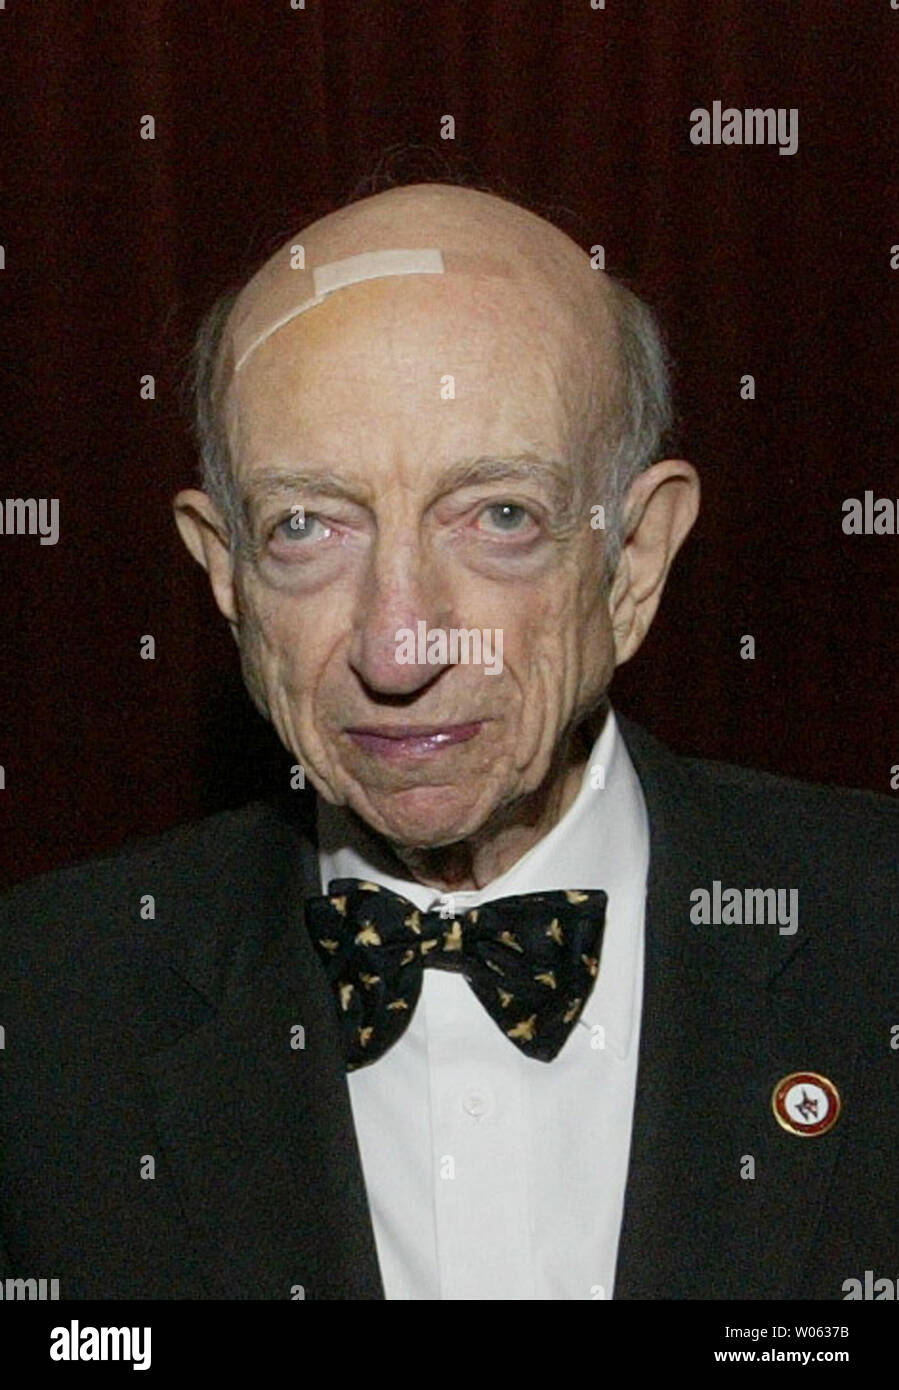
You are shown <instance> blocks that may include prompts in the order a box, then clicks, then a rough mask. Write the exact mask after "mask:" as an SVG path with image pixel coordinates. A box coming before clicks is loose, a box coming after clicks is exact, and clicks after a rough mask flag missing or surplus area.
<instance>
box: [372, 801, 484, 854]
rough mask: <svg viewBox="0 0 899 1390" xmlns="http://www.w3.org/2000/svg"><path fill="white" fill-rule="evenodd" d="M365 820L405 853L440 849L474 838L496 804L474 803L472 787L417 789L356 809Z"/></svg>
mask: <svg viewBox="0 0 899 1390" xmlns="http://www.w3.org/2000/svg"><path fill="white" fill-rule="evenodd" d="M354 809H355V810H356V811H357V813H358V814H359V815H360V816H361V817H362V819H363V820H365V821H367V822H368V824H369V825H371V826H373V828H374V829H375V830H377V831H378V832H379V833H380V834H382V835H384V836H385V837H386V838H387V839H388V840H391V841H392V842H393V843H394V844H396V845H401V846H403V848H405V849H440V848H441V847H442V846H443V845H453V844H456V843H457V842H458V841H459V840H465V839H467V838H468V837H469V836H471V835H473V834H474V833H475V832H476V831H477V830H479V829H480V828H481V826H482V825H483V824H484V823H485V822H486V821H487V820H488V819H489V817H490V814H491V812H492V803H489V804H485V803H484V802H483V801H480V800H479V801H474V800H473V799H472V795H471V787H466V788H462V787H460V788H455V787H447V786H443V787H414V788H410V789H409V790H408V791H403V792H395V793H394V794H393V795H391V796H388V797H383V796H381V797H378V798H377V799H376V800H372V801H367V802H366V805H365V807H364V808H363V807H360V806H357V807H355V808H354Z"/></svg>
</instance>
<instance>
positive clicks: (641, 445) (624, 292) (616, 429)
mask: <svg viewBox="0 0 899 1390" xmlns="http://www.w3.org/2000/svg"><path fill="white" fill-rule="evenodd" d="M606 284H607V287H608V289H609V303H610V307H611V311H612V318H613V322H614V326H615V333H616V337H617V356H618V381H617V390H616V398H615V401H614V404H613V406H612V408H611V409H608V408H606V409H603V410H602V411H600V410H599V409H598V407H597V404H596V403H595V402H591V404H590V415H591V419H590V420H588V421H587V422H586V423H587V436H588V440H589V448H590V449H591V451H592V450H594V449H596V448H597V447H598V452H599V454H600V455H601V461H602V462H604V465H605V467H604V484H603V487H602V506H603V507H604V509H605V517H604V520H605V536H606V580H607V581H608V580H610V579H611V577H612V575H613V574H614V572H615V568H616V566H617V564H618V560H619V557H620V554H621V547H622V544H623V541H624V538H625V535H626V527H627V517H626V515H625V511H624V503H625V499H626V497H627V494H628V491H629V489H630V487H631V484H632V483H633V481H634V479H635V478H636V477H637V476H638V475H639V474H640V473H642V472H644V471H645V470H646V469H647V468H649V467H650V466H651V465H652V464H653V463H657V462H658V461H659V459H661V458H663V457H664V456H665V449H666V445H667V444H668V443H669V435H670V433H671V430H672V425H673V411H672V405H671V386H670V370H669V369H670V358H669V355H668V350H667V347H666V344H665V340H664V338H663V335H662V332H661V329H660V327H659V324H658V322H657V320H656V317H655V315H654V313H653V312H652V310H651V309H650V308H649V306H648V305H646V304H645V303H644V302H643V300H641V299H640V298H638V296H637V295H636V294H634V292H633V290H631V289H629V288H628V287H627V285H625V284H624V283H623V282H622V281H621V280H618V279H616V278H615V277H614V276H611V275H608V276H607V277H606ZM239 293H240V289H239V288H238V289H232V290H229V291H228V292H227V293H226V294H224V295H222V296H221V297H220V298H219V299H217V300H216V301H215V303H214V304H213V305H212V307H211V309H209V311H208V312H207V313H206V314H205V315H204V317H203V320H202V323H201V324H200V329H199V332H198V333H197V338H196V342H195V344H194V351H193V359H192V366H193V371H192V387H193V401H194V414H195V429H196V436H197V442H198V445H199V450H200V458H201V463H202V478H203V488H204V490H205V491H206V492H207V493H208V494H209V496H210V497H211V498H212V500H213V501H214V502H215V504H216V506H217V507H218V509H219V511H220V512H221V513H222V516H223V517H224V519H225V522H226V524H227V526H228V530H229V533H230V536H231V543H232V546H234V545H235V544H236V543H237V542H238V540H239V538H240V536H241V535H242V518H241V513H240V506H239V499H238V497H237V495H236V492H235V486H234V476H233V471H232V468H231V459H230V452H229V446H228V435H227V430H226V427H225V420H224V411H223V409H222V404H223V400H222V398H223V395H224V391H223V385H224V382H223V376H224V372H223V363H222V361H221V357H222V342H223V337H224V331H225V325H226V323H227V320H228V316H229V315H230V313H231V310H232V308H233V307H234V304H235V302H236V300H237V297H238V295H239ZM591 461H592V460H586V462H588V463H589V462H591Z"/></svg>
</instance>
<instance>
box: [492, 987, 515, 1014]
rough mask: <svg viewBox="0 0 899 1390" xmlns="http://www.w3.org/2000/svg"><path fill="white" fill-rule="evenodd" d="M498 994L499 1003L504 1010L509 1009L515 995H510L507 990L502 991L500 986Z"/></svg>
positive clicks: (497, 988)
mask: <svg viewBox="0 0 899 1390" xmlns="http://www.w3.org/2000/svg"><path fill="white" fill-rule="evenodd" d="M496 992H497V994H498V995H499V1002H500V1003H501V1004H502V1006H503V1008H504V1009H508V1007H509V1005H510V1004H511V1003H512V1000H513V999H514V998H515V995H514V994H510V993H509V991H508V990H507V989H500V987H499V985H497V987H496Z"/></svg>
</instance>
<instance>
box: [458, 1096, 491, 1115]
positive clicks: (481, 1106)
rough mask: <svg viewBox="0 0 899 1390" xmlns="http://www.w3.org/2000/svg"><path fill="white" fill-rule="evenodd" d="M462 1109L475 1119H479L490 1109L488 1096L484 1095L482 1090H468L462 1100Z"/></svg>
mask: <svg viewBox="0 0 899 1390" xmlns="http://www.w3.org/2000/svg"><path fill="white" fill-rule="evenodd" d="M462 1109H463V1110H464V1111H465V1113H466V1114H467V1115H472V1116H474V1118H475V1119H476V1120H479V1119H480V1118H481V1116H482V1115H486V1114H487V1111H488V1110H489V1109H490V1097H489V1096H487V1095H485V1093H484V1092H483V1091H469V1092H468V1095H467V1096H466V1097H465V1099H464V1100H463V1101H462Z"/></svg>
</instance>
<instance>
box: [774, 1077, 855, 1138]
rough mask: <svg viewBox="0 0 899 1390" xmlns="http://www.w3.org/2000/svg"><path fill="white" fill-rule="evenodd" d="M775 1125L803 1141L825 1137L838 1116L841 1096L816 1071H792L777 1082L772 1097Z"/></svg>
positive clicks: (830, 1082)
mask: <svg viewBox="0 0 899 1390" xmlns="http://www.w3.org/2000/svg"><path fill="white" fill-rule="evenodd" d="M771 1108H772V1110H773V1111H774V1115H775V1118H776V1120H777V1123H778V1124H779V1125H781V1126H782V1127H783V1128H784V1129H785V1130H787V1131H788V1132H789V1133H790V1134H799V1135H801V1136H802V1138H804V1139H810V1138H813V1137H817V1135H819V1134H826V1133H827V1131H828V1130H829V1129H833V1127H834V1125H835V1124H836V1122H837V1118H838V1116H839V1114H840V1093H839V1091H838V1090H837V1088H836V1086H835V1085H834V1084H833V1082H832V1081H828V1079H827V1077H826V1076H821V1075H820V1074H819V1073H818V1072H816V1071H793V1072H790V1075H789V1076H785V1077H784V1078H783V1080H782V1081H778V1083H777V1085H776V1086H775V1087H774V1094H773V1095H772V1097H771Z"/></svg>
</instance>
